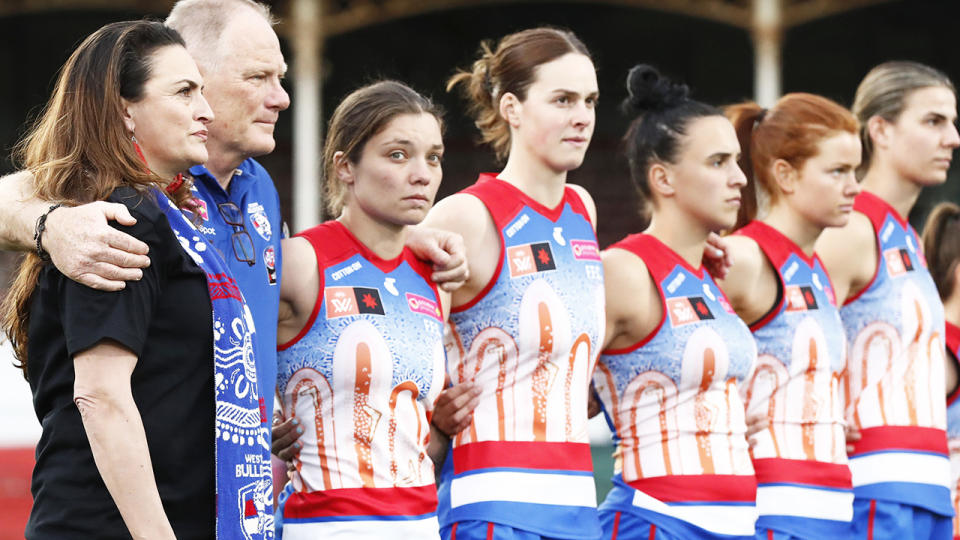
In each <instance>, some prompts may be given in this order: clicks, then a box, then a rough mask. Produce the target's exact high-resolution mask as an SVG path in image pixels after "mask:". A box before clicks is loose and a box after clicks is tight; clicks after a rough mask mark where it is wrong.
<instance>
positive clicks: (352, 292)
mask: <svg viewBox="0 0 960 540" xmlns="http://www.w3.org/2000/svg"><path fill="white" fill-rule="evenodd" d="M323 297H324V301H325V303H326V308H327V318H328V319H333V318H336V317H345V316H347V315H359V314H361V313H366V314H371V315H383V314H384V311H383V302H381V301H380V291H379V290H377V289H374V288H370V287H325V288H324V289H323Z"/></svg>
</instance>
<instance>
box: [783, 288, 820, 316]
mask: <svg viewBox="0 0 960 540" xmlns="http://www.w3.org/2000/svg"><path fill="white" fill-rule="evenodd" d="M784 296H785V297H786V300H787V311H807V310H811V309H819V306H818V305H817V297H815V296H814V295H813V287H810V286H806V285H804V286H798V285H789V286H787V290H786V292H785V293H784Z"/></svg>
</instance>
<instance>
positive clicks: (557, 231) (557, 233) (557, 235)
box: [553, 227, 567, 246]
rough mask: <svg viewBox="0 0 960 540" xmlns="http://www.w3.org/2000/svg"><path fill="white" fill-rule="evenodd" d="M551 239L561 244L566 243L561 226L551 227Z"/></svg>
mask: <svg viewBox="0 0 960 540" xmlns="http://www.w3.org/2000/svg"><path fill="white" fill-rule="evenodd" d="M553 241H554V242H556V243H558V244H560V245H561V246H565V245H567V240H566V239H565V238H564V237H563V227H554V228H553Z"/></svg>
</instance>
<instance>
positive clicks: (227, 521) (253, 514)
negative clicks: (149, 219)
mask: <svg viewBox="0 0 960 540" xmlns="http://www.w3.org/2000/svg"><path fill="white" fill-rule="evenodd" d="M153 191H154V195H155V196H156V197H157V201H158V204H159V206H160V208H161V210H162V211H163V213H164V214H165V215H166V216H167V221H169V222H170V228H171V229H173V232H174V234H176V236H177V240H178V241H179V242H180V246H181V247H183V250H184V251H185V252H186V253H187V254H188V255H189V256H190V258H192V259H193V260H194V262H196V263H197V265H198V266H199V267H200V268H201V269H202V270H203V272H204V274H206V276H207V287H208V289H209V291H210V305H211V306H212V308H213V364H214V366H213V368H214V386H215V392H216V409H217V416H216V418H217V420H216V434H215V436H216V469H217V481H216V490H217V492H216V498H217V539H218V540H261V539H262V540H270V539H272V538H273V537H274V529H273V482H272V476H271V469H270V431H269V430H270V426H269V424H268V423H267V415H266V411H265V410H264V406H263V399H260V398H259V396H258V395H257V371H256V363H255V362H254V351H255V350H256V347H255V346H254V340H255V339H256V332H255V328H254V325H253V317H252V315H251V314H250V309H249V308H248V307H247V303H246V302H245V301H244V299H243V294H242V293H241V292H240V289H238V288H237V284H236V282H235V281H234V280H233V278H232V277H231V276H230V271H229V270H228V269H227V264H226V263H225V262H224V260H223V258H222V257H220V255H219V254H217V251H216V249H214V248H213V247H212V246H211V245H210V244H208V243H207V242H206V239H205V238H204V236H203V235H202V234H201V233H200V232H199V231H198V230H197V229H196V227H194V225H193V223H191V222H190V221H189V220H188V219H187V218H186V217H185V216H184V215H183V213H182V212H181V211H180V210H179V209H178V208H177V207H176V206H174V204H173V203H172V202H171V201H170V199H169V198H167V196H166V195H165V194H163V193H161V192H160V191H159V190H153Z"/></svg>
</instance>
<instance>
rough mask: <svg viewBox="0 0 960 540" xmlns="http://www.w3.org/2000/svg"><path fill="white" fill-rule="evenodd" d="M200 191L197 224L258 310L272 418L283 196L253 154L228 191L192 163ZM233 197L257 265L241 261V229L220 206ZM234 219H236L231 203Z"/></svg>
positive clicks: (264, 389)
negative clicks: (237, 245) (237, 241)
mask: <svg viewBox="0 0 960 540" xmlns="http://www.w3.org/2000/svg"><path fill="white" fill-rule="evenodd" d="M190 174H191V175H192V176H193V178H194V186H195V187H194V190H195V192H196V193H195V195H196V197H197V199H198V201H199V203H200V209H199V212H200V217H201V222H200V225H199V226H198V227H197V228H198V229H200V231H201V232H202V233H203V234H204V235H205V236H206V237H207V240H209V241H210V243H211V244H213V245H214V247H216V248H217V249H218V250H220V253H221V254H222V255H223V258H224V260H225V261H226V262H227V266H228V267H229V268H230V272H231V273H232V274H233V278H234V279H235V280H237V285H238V286H239V287H240V291H241V292H243V297H244V299H246V301H247V305H248V306H250V311H251V312H252V313H253V324H254V325H256V331H257V347H258V350H257V351H256V363H257V386H258V388H259V390H260V396H261V397H262V398H263V400H264V405H265V407H266V411H265V412H266V414H267V418H268V419H269V418H270V415H271V414H273V397H274V394H275V392H276V390H275V389H276V386H277V311H278V308H279V305H280V268H281V257H280V239H281V238H282V237H283V219H282V218H281V216H280V196H279V195H278V194H277V188H276V187H275V186H274V185H273V179H272V178H270V175H269V174H267V171H266V170H265V169H264V168H263V167H262V166H261V165H260V164H259V163H257V162H256V161H254V160H253V159H246V160H244V162H243V163H241V164H240V166H239V167H238V168H237V171H236V172H235V173H234V175H233V179H232V180H230V184H229V186H228V189H227V190H226V191H224V190H223V188H222V187H221V186H220V183H219V182H217V179H216V178H214V177H213V176H212V175H211V174H210V172H209V171H207V169H206V168H205V167H204V166H202V165H197V166H195V167H191V168H190ZM228 202H232V203H234V204H236V205H237V208H238V209H239V214H240V216H242V220H243V224H244V226H243V229H245V230H246V232H247V234H249V235H250V239H251V240H252V241H253V246H254V250H253V251H254V254H255V258H256V261H255V262H254V264H253V265H250V264H249V263H247V262H243V261H241V260H238V258H237V256H236V255H235V254H234V248H233V239H232V236H233V234H234V233H235V232H237V231H239V230H240V227H235V226H233V225H230V224H228V223H227V221H226V219H224V215H223V212H221V210H220V208H219V205H221V204H223V203H228ZM224 211H225V212H227V214H226V215H227V216H228V217H229V219H231V220H237V216H233V215H232V214H231V212H230V209H229V208H225V209H224Z"/></svg>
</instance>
